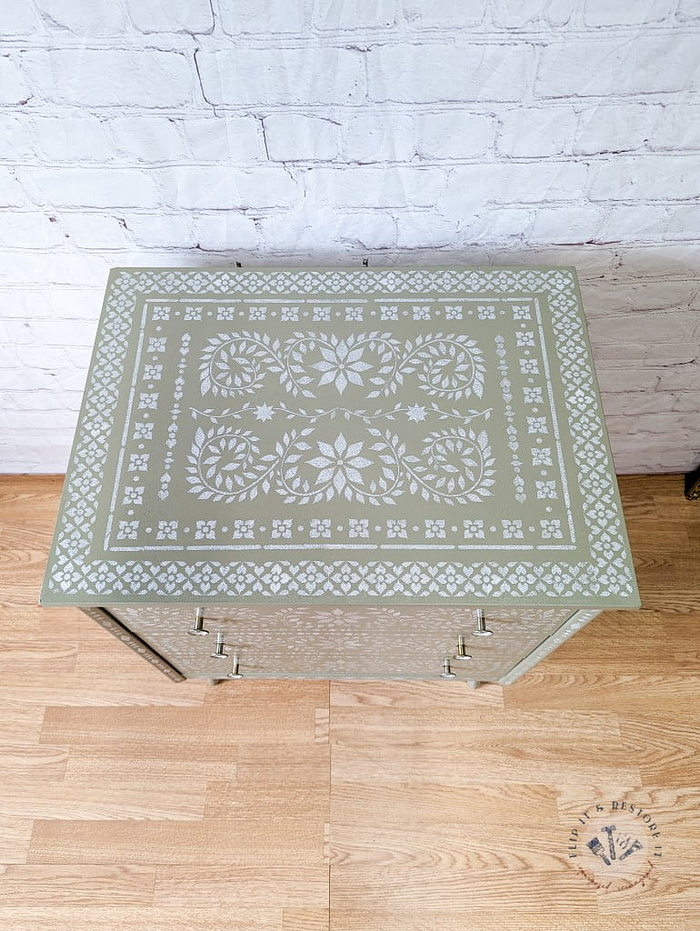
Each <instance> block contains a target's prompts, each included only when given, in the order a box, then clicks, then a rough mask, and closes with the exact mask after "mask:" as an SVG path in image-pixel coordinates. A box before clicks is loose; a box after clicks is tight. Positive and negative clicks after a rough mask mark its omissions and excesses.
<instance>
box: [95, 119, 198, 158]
mask: <svg viewBox="0 0 700 931" xmlns="http://www.w3.org/2000/svg"><path fill="white" fill-rule="evenodd" d="M109 130H110V132H111V134H112V138H113V140H114V152H115V155H116V156H117V157H118V158H120V159H127V160H129V161H141V162H172V161H182V160H183V159H185V158H186V149H185V141H184V139H183V137H182V134H181V132H180V127H179V125H178V123H177V122H175V120H173V119H170V118H168V117H165V116H118V117H116V118H115V119H113V120H111V121H110V123H109Z"/></svg>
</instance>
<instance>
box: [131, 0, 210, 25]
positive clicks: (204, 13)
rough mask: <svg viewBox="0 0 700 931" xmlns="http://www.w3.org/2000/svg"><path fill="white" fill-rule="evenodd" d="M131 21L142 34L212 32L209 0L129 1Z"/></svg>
mask: <svg viewBox="0 0 700 931" xmlns="http://www.w3.org/2000/svg"><path fill="white" fill-rule="evenodd" d="M126 5H127V9H128V11H129V16H130V17H131V21H132V23H133V24H134V26H136V28H137V29H140V30H141V32H146V33H148V32H189V33H200V32H211V30H212V29H213V28H214V17H213V15H212V10H211V5H210V3H209V0H126Z"/></svg>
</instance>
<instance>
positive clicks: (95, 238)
mask: <svg viewBox="0 0 700 931" xmlns="http://www.w3.org/2000/svg"><path fill="white" fill-rule="evenodd" d="M59 225H60V229H61V230H62V231H63V232H64V233H67V234H68V237H69V241H70V242H71V243H72V244H73V245H77V246H80V247H81V248H82V249H123V248H124V247H125V246H129V245H131V240H130V239H129V236H128V234H127V232H126V229H125V227H124V221H122V222H119V219H118V218H117V217H112V216H106V215H104V214H101V213H66V214H62V215H61V216H60V217H59Z"/></svg>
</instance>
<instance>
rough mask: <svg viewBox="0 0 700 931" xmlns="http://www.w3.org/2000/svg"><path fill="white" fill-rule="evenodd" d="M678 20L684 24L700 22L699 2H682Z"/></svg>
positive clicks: (690, 0) (685, 0) (687, 0)
mask: <svg viewBox="0 0 700 931" xmlns="http://www.w3.org/2000/svg"><path fill="white" fill-rule="evenodd" d="M678 18H679V19H680V20H682V21H683V22H687V21H691V22H697V20H700V6H698V2H697V0H681V2H680V4H679V5H678Z"/></svg>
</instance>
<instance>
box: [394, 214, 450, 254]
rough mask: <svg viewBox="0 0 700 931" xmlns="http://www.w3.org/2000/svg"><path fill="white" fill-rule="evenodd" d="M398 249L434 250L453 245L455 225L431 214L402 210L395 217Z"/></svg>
mask: <svg viewBox="0 0 700 931" xmlns="http://www.w3.org/2000/svg"><path fill="white" fill-rule="evenodd" d="M396 231H397V245H398V247H399V249H427V248H430V249H435V248H439V247H440V246H447V245H449V244H450V243H454V241H455V238H456V233H457V224H456V223H455V221H453V220H447V219H445V218H444V217H440V216H436V215H435V214H433V213H430V212H427V211H426V212H425V213H418V212H415V211H409V210H402V211H401V212H400V213H399V214H398V215H397V217H396Z"/></svg>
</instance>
